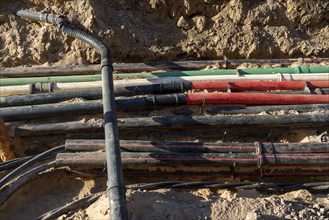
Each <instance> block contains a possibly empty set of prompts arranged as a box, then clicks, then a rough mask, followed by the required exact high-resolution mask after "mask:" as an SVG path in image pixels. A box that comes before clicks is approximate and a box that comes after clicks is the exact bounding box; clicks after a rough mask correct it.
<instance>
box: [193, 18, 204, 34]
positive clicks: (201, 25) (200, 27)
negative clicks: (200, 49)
mask: <svg viewBox="0 0 329 220" xmlns="http://www.w3.org/2000/svg"><path fill="white" fill-rule="evenodd" d="M192 20H193V21H194V23H195V27H196V28H197V29H198V31H199V32H202V31H204V30H205V28H206V23H207V20H206V17H205V16H195V17H193V18H192Z"/></svg>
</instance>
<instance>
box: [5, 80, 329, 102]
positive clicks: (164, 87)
mask: <svg viewBox="0 0 329 220" xmlns="http://www.w3.org/2000/svg"><path fill="white" fill-rule="evenodd" d="M272 83H273V84H272ZM327 84H328V87H329V81H328V82H326V81H313V82H262V83H258V82H235V83H226V82H209V83H208V82H201V83H200V82H192V83H188V82H186V83H174V84H154V85H144V86H133V87H123V88H114V93H115V95H116V96H134V95H147V94H168V93H177V92H185V91H188V90H190V89H191V88H192V87H193V88H194V89H211V90H213V89H215V90H220V91H227V90H228V91H230V92H241V91H244V90H250V89H253V90H259V91H265V90H268V89H285V90H289V89H300V90H301V91H296V93H298V94H304V93H305V94H310V93H314V92H315V89H316V88H325V87H326V86H327ZM230 85H233V87H231V86H230ZM305 85H307V86H309V87H305ZM304 87H305V88H304ZM321 92H326V91H324V90H323V89H322V90H321ZM272 93H277V91H276V92H273V91H272ZM281 93H282V92H281ZM286 93H289V94H291V93H292V92H291V91H289V92H286ZM73 98H83V99H87V100H95V99H101V98H102V91H101V90H82V91H67V92H56V93H40V94H31V95H20V96H10V97H0V106H1V107H8V106H11V107H13V106H22V105H38V104H46V103H55V102H61V101H66V100H69V99H73Z"/></svg>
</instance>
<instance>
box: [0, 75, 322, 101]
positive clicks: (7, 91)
mask: <svg viewBox="0 0 329 220" xmlns="http://www.w3.org/2000/svg"><path fill="white" fill-rule="evenodd" d="M328 78H329V73H312V74H275V75H241V76H238V75H224V76H186V77H185V76H183V77H163V78H153V79H135V80H115V81H114V86H115V89H116V90H118V89H123V88H127V87H136V86H147V85H154V84H177V83H184V84H186V83H188V82H196V81H316V80H321V81H322V80H323V81H328ZM100 88H101V82H98V81H96V82H79V83H35V84H30V85H21V86H4V87H1V93H0V96H10V95H23V94H32V93H39V92H62V91H74V90H91V89H100Z"/></svg>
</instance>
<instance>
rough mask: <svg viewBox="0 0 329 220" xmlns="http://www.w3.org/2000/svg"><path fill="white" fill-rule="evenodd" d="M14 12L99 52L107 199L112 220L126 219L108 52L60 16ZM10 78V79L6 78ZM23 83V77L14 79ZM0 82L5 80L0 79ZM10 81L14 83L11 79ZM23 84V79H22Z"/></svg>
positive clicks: (101, 44)
mask: <svg viewBox="0 0 329 220" xmlns="http://www.w3.org/2000/svg"><path fill="white" fill-rule="evenodd" d="M15 14H16V15H18V16H20V17H22V18H25V19H29V20H32V21H42V22H48V23H52V24H55V25H58V27H59V28H60V29H61V30H62V31H63V32H64V33H66V34H68V35H70V36H72V37H74V38H77V39H80V40H82V41H84V42H86V43H87V44H89V45H91V46H92V47H94V48H96V49H97V50H98V52H99V53H100V54H101V72H102V74H101V76H100V75H99V76H98V77H99V79H98V80H100V79H101V80H102V91H103V108H104V120H105V125H104V130H105V141H106V155H107V160H106V163H107V172H108V191H109V200H110V206H111V210H110V217H111V219H127V209H126V196H125V186H124V182H123V175H122V169H121V158H120V146H119V134H118V127H117V122H116V109H115V99H114V92H113V87H114V86H113V76H112V69H113V67H112V61H111V55H110V51H109V50H108V48H107V47H106V45H104V44H103V43H102V42H101V41H99V40H98V39H96V38H95V37H93V36H91V35H90V34H88V33H86V32H84V31H81V30H79V29H77V28H76V27H74V26H73V25H71V24H69V23H68V22H67V20H66V19H65V18H64V17H63V16H58V15H52V14H39V13H32V12H27V11H17V12H16V13H15ZM8 80H9V79H8ZM17 80H18V82H19V83H23V82H22V81H23V79H17ZM1 83H5V82H3V81H1ZM12 83H15V81H13V82H12ZM24 83H26V82H24Z"/></svg>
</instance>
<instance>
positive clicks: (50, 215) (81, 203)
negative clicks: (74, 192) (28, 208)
mask: <svg viewBox="0 0 329 220" xmlns="http://www.w3.org/2000/svg"><path fill="white" fill-rule="evenodd" d="M104 193H106V191H103V192H98V193H94V194H91V195H88V196H85V197H83V198H82V199H78V200H76V201H74V202H71V203H69V204H67V205H65V206H62V207H59V208H56V209H54V210H52V211H50V212H47V213H45V214H43V215H41V216H39V217H37V218H35V220H49V219H55V218H57V217H59V216H61V215H63V214H65V213H68V212H70V211H73V210H75V209H81V208H83V207H86V206H88V205H90V204H92V203H93V202H95V201H96V200H97V199H98V198H99V197H100V196H101V195H103V194H104Z"/></svg>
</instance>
